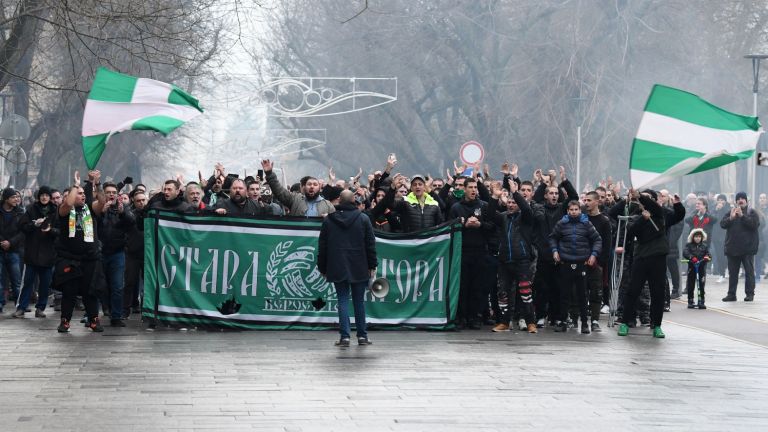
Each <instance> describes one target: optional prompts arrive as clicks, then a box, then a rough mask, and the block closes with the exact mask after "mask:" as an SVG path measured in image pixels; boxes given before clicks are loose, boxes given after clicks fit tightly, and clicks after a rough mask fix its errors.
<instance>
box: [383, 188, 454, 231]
mask: <svg viewBox="0 0 768 432" xmlns="http://www.w3.org/2000/svg"><path fill="white" fill-rule="evenodd" d="M395 192H396V191H395V190H394V189H390V190H388V191H387V194H386V195H384V200H383V201H384V203H385V204H384V205H385V206H387V207H388V208H390V209H391V210H394V211H396V212H397V213H398V214H399V215H400V224H401V226H402V228H403V232H414V231H419V230H423V229H425V228H431V227H433V226H437V225H440V224H441V223H443V212H442V211H440V205H439V204H438V202H437V200H436V199H434V198H433V197H432V195H431V194H427V196H426V199H425V200H424V206H423V207H422V206H421V205H420V204H419V201H418V199H417V198H416V196H415V195H414V194H413V192H410V193H409V194H408V195H406V196H405V197H404V198H403V199H402V200H400V201H395ZM433 193H434V192H433Z"/></svg>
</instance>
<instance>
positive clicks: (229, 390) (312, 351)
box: [0, 284, 768, 432]
mask: <svg viewBox="0 0 768 432" xmlns="http://www.w3.org/2000/svg"><path fill="white" fill-rule="evenodd" d="M721 288H722V287H717V286H715V284H712V288H711V290H710V292H712V293H713V294H712V296H710V298H711V301H710V302H709V304H710V306H711V307H712V308H714V307H717V308H719V309H722V310H723V311H725V312H728V313H723V312H720V311H715V310H714V309H713V310H707V311H689V310H687V309H685V308H683V307H681V305H679V304H676V305H675V309H674V310H673V312H672V313H670V314H667V315H665V318H668V320H669V321H668V322H667V323H665V325H664V330H665V332H666V333H667V339H666V340H656V339H653V338H652V337H651V336H650V331H649V330H648V329H647V328H638V329H632V332H631V333H630V336H629V337H626V338H620V337H618V336H616V334H615V332H614V331H613V330H611V331H607V330H606V331H603V332H601V333H593V334H591V335H582V334H579V333H577V332H575V331H570V332H568V333H567V334H558V333H554V332H552V331H551V330H549V329H544V331H542V332H541V333H539V334H537V335H528V334H527V333H519V332H509V333H501V334H495V333H491V332H490V331H489V329H488V328H486V329H484V330H483V331H464V332H458V333H439V332H421V331H402V332H401V331H380V332H372V333H371V337H372V339H373V340H374V342H375V344H374V345H372V346H368V347H357V346H353V347H351V348H349V349H341V350H340V349H338V348H334V347H333V346H332V343H333V341H334V340H335V339H336V334H335V333H334V332H330V331H317V332H224V333H218V332H202V331H189V332H179V331H160V330H158V331H155V332H148V331H145V330H143V329H142V328H141V327H140V326H139V323H138V322H136V321H132V322H131V323H130V326H129V327H127V328H122V329H112V328H107V330H106V332H105V333H103V334H92V333H90V331H87V330H86V329H85V328H83V327H80V326H73V329H72V332H71V334H65V335H60V334H58V333H57V332H56V331H55V327H56V325H57V321H58V320H57V318H55V317H53V315H54V313H53V312H52V311H51V312H50V316H51V317H50V318H47V319H34V318H27V319H23V320H22V319H13V318H11V317H10V311H9V308H7V309H6V312H5V314H3V316H1V317H0V340H1V341H2V354H0V406H2V407H3V416H2V419H3V420H2V422H1V423H0V424H2V426H1V429H2V430H3V431H42V430H57V431H70V430H71V431H90V430H108V431H203V430H205V431H241V430H242V431H245V430H259V431H260V430H275V431H331V430H339V431H344V430H357V431H380V430H381V431H390V430H395V431H453V430H456V431H480V430H482V431H505V432H508V431H510V430H539V431H545V430H564V429H567V430H571V431H581V430H594V431H600V430H612V431H616V430H621V431H647V430H649V429H650V430H668V431H686V430H690V431H697V432H702V431H723V430H728V431H738V430H745V431H746V430H748V431H759V430H768V412H766V410H765V402H766V389H768V368H766V367H765V365H766V364H768V345H766V344H765V343H764V340H763V339H760V338H759V337H752V336H749V335H747V336H745V335H744V334H742V333H745V332H747V333H749V332H752V333H756V334H768V331H767V330H768V323H766V322H765V321H764V320H763V317H765V316H766V315H768V295H766V296H765V297H761V291H762V290H761V288H762V287H761V288H758V295H757V297H756V301H755V302H754V303H751V304H746V303H743V302H741V301H740V302H737V303H735V304H733V303H729V304H726V305H724V304H722V303H721V302H720V301H719V298H720V297H722V295H720V294H717V295H715V292H717V290H718V289H721ZM718 296H719V297H718ZM740 297H743V295H741V296H740ZM705 314H707V315H705ZM27 316H28V317H31V316H32V314H27ZM705 316H710V317H716V318H711V319H704V317H705ZM715 319H716V320H717V325H716V327H717V328H715V329H711V328H706V325H708V324H706V323H707V322H709V321H711V320H715ZM733 329H739V330H737V331H734V330H733ZM717 330H719V331H717Z"/></svg>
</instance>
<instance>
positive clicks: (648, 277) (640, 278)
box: [624, 255, 667, 327]
mask: <svg viewBox="0 0 768 432" xmlns="http://www.w3.org/2000/svg"><path fill="white" fill-rule="evenodd" d="M666 268H667V263H666V256H665V255H656V256H650V257H635V259H634V260H633V262H632V279H631V280H630V282H629V290H628V291H627V293H626V297H625V298H624V322H625V323H630V324H631V323H634V322H635V309H636V304H637V299H638V297H639V296H640V292H641V291H642V290H643V286H644V285H645V283H646V282H648V289H649V291H650V295H651V327H657V326H661V320H662V318H663V316H664V279H665V278H666V271H665V270H666Z"/></svg>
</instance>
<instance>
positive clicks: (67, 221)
mask: <svg viewBox="0 0 768 432" xmlns="http://www.w3.org/2000/svg"><path fill="white" fill-rule="evenodd" d="M88 177H89V179H90V184H86V186H87V187H89V188H90V187H92V186H91V185H93V186H94V187H95V188H96V190H97V194H96V196H97V200H96V201H95V202H93V206H92V209H91V208H90V206H89V205H88V204H87V203H86V194H85V191H84V190H83V188H82V187H80V176H79V174H78V173H77V172H75V183H74V185H73V186H72V188H71V189H70V190H69V193H68V194H67V197H66V200H65V201H64V202H63V203H62V204H61V205H60V206H59V209H58V212H57V214H58V223H57V226H58V227H59V229H60V230H61V232H60V233H59V236H58V237H57V238H56V253H57V260H56V269H55V270H54V281H55V282H56V283H57V285H59V286H60V287H61V291H62V292H63V297H62V299H61V322H60V323H59V327H58V328H57V330H58V331H59V333H66V332H68V331H69V328H70V321H71V319H72V312H73V310H74V308H75V300H76V298H77V296H78V295H79V296H81V297H82V298H83V303H84V304H85V310H86V316H87V318H88V327H89V328H90V329H91V331H93V332H103V331H104V327H102V326H101V323H100V322H99V306H98V300H97V298H96V294H95V291H96V290H95V289H94V288H95V286H94V285H95V283H96V282H95V278H94V273H95V272H96V271H97V266H98V265H99V259H100V258H101V251H100V247H99V236H98V234H99V233H98V224H97V223H96V221H95V220H94V216H100V215H101V214H102V212H103V209H104V206H105V204H106V197H105V195H104V192H102V191H100V189H99V186H100V183H99V180H100V178H101V173H100V172H99V171H98V170H94V171H91V172H89V173H88Z"/></svg>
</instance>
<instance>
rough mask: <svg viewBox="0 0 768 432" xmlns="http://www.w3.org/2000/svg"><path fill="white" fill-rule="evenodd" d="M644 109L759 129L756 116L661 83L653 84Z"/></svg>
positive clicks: (696, 120)
mask: <svg viewBox="0 0 768 432" xmlns="http://www.w3.org/2000/svg"><path fill="white" fill-rule="evenodd" d="M645 111H649V112H654V113H656V114H661V115H665V116H668V117H674V118H676V119H678V120H682V121H686V122H688V123H693V124H697V125H701V126H706V127H710V128H714V129H724V130H745V129H751V130H754V131H756V130H758V129H759V128H760V122H759V121H758V120H757V118H756V117H751V116H743V115H738V114H734V113H731V112H728V111H725V110H723V109H721V108H719V107H716V106H714V105H712V104H711V103H709V102H707V101H705V100H704V99H701V98H700V97H698V96H696V95H695V94H693V93H688V92H686V91H682V90H678V89H675V88H671V87H667V86H663V85H659V84H656V85H654V86H653V90H651V95H650V97H648V102H647V104H646V105H645Z"/></svg>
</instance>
